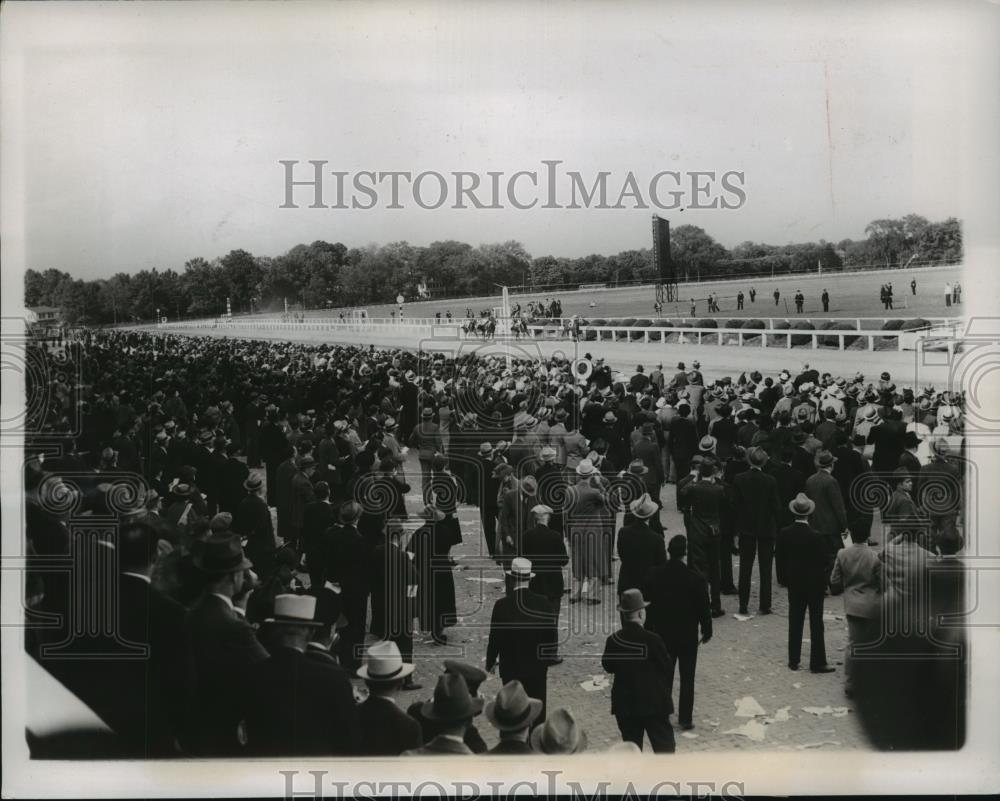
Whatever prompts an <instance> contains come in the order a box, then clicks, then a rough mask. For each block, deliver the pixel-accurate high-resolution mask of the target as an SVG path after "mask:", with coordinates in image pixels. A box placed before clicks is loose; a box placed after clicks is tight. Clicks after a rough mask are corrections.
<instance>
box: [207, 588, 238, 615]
mask: <svg viewBox="0 0 1000 801" xmlns="http://www.w3.org/2000/svg"><path fill="white" fill-rule="evenodd" d="M212 595H214V596H215V597H216V598H221V599H222V600H223V601H225V602H226V606H228V607H229V608H230V609H231V610H232V611H234V612H235V611H236V607H235V606H233V599H232V598H230V597H229V596H228V595H223V594H222V593H221V592H213V593H212Z"/></svg>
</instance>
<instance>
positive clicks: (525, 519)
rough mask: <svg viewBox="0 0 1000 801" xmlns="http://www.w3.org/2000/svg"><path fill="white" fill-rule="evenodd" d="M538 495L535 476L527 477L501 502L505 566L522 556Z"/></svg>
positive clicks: (505, 495) (501, 533) (500, 524)
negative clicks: (523, 540) (531, 514)
mask: <svg viewBox="0 0 1000 801" xmlns="http://www.w3.org/2000/svg"><path fill="white" fill-rule="evenodd" d="M537 494H538V481H537V480H536V479H535V477H534V476H525V477H524V478H522V479H521V480H520V481H518V482H517V483H516V485H515V486H514V487H513V488H511V489H509V490H508V491H507V492H506V493H504V496H503V498H502V499H501V501H500V519H499V523H498V533H499V535H500V544H501V550H502V552H503V564H504V565H509V564H510V560H511V559H513V558H514V557H515V556H520V555H521V548H522V544H521V538H522V537H523V536H524V532H525V531H527V530H528V528H529V527H530V525H531V523H530V516H529V510H530V509H531V507H533V506H534V505H535V496H536V495H537Z"/></svg>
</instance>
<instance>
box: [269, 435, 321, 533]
mask: <svg viewBox="0 0 1000 801" xmlns="http://www.w3.org/2000/svg"><path fill="white" fill-rule="evenodd" d="M297 468H298V469H297V470H296V472H295V474H294V475H293V476H292V481H291V487H290V491H289V496H288V507H287V514H288V516H289V520H288V525H287V526H285V534H284V535H283V536H284V537H285V541H286V542H288V543H290V544H291V545H293V546H297V547H300V546H299V544H300V543H301V541H302V536H303V532H304V531H305V514H306V506H308V505H309V504H310V503H312V502H313V501H314V500H315V499H316V491H315V490H314V489H313V485H312V475H313V473H314V472H315V471H316V459H315V458H314V457H313V455H312V454H310V453H307V454H305V455H304V456H300V457H299V458H298V461H297ZM278 514H279V517H278V526H279V530H280V528H281V517H280V514H281V513H280V512H279V513H278Z"/></svg>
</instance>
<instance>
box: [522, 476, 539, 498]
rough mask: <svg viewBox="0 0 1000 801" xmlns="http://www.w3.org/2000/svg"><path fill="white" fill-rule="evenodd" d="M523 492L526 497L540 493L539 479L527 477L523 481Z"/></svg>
mask: <svg viewBox="0 0 1000 801" xmlns="http://www.w3.org/2000/svg"><path fill="white" fill-rule="evenodd" d="M521 492H523V493H524V494H525V495H535V494H536V493H537V492H538V479H536V478H535V477H534V476H525V477H524V478H523V479H521Z"/></svg>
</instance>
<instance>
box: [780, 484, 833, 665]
mask: <svg viewBox="0 0 1000 801" xmlns="http://www.w3.org/2000/svg"><path fill="white" fill-rule="evenodd" d="M815 508H816V504H815V503H813V501H811V500H810V499H809V497H808V496H807V495H806V494H805V493H799V494H798V495H797V496H796V497H795V499H794V500H793V501H792V502H791V503H790V504H789V509H790V511H791V512H792V515H793V516H794V518H795V522H793V523H792V524H791V525H790V526H786V527H785V528H783V529H781V531H779V532H778V537H777V540H776V543H775V567H776V568H777V574H778V582H779V583H780V584H783V585H784V586H786V587H787V588H788V667H789V668H790V669H792V670H798V669H799V659H800V657H801V654H802V627H803V625H804V624H805V616H806V612H807V611H808V612H809V636H810V638H811V642H810V647H809V669H810V670H811V671H812V672H813V673H832V672H833V671H834V668H833V667H832V666H830V665H828V664H827V662H826V645H825V643H824V641H823V595H824V593H825V591H826V587H827V584H828V582H829V580H830V573H831V568H829V567H828V566H827V561H828V552H827V548H826V544H825V542H824V538H823V535H822V534H821V533H820V532H819V531H817V530H816V529H815V528H813V527H812V525H811V524H810V519H811V516H812V514H813V512H814V510H815Z"/></svg>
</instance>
